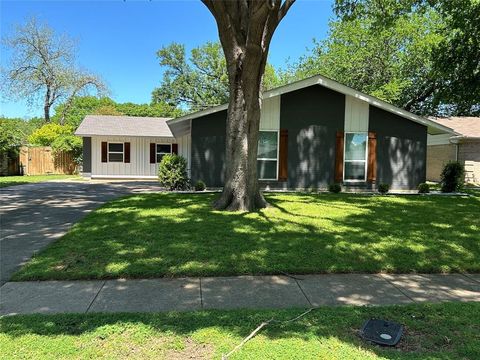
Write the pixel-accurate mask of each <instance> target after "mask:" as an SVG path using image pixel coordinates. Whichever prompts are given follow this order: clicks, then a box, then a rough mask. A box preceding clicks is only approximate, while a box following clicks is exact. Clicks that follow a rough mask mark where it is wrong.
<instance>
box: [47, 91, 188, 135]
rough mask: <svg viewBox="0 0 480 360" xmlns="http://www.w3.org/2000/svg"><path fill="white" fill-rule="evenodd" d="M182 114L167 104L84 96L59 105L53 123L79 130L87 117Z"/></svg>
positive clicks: (168, 115)
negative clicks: (129, 101)
mask: <svg viewBox="0 0 480 360" xmlns="http://www.w3.org/2000/svg"><path fill="white" fill-rule="evenodd" d="M66 106H67V108H66ZM181 114H182V112H181V111H180V110H179V109H177V108H175V107H173V106H170V105H167V104H165V103H158V104H152V105H149V104H134V103H116V102H115V101H113V100H112V99H110V98H108V97H103V98H97V97H94V96H83V97H76V98H74V99H73V100H72V101H71V102H70V104H68V105H67V104H64V103H63V104H60V105H58V106H57V107H56V108H55V115H54V116H52V122H55V123H62V121H63V123H64V124H66V125H70V126H72V127H74V128H77V127H78V125H80V123H81V122H82V120H83V119H84V118H85V116H86V115H127V116H146V117H148V116H154V117H155V116H157V117H177V116H180V115H181ZM62 119H63V120H62Z"/></svg>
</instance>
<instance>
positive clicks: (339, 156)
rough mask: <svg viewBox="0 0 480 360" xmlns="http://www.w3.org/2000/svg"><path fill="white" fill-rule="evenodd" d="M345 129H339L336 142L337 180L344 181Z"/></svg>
mask: <svg viewBox="0 0 480 360" xmlns="http://www.w3.org/2000/svg"><path fill="white" fill-rule="evenodd" d="M343 142H344V137H343V131H337V140H336V142H335V182H342V181H343Z"/></svg>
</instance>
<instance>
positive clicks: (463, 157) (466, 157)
mask: <svg viewBox="0 0 480 360" xmlns="http://www.w3.org/2000/svg"><path fill="white" fill-rule="evenodd" d="M458 160H459V161H461V162H463V163H464V164H465V181H466V182H468V183H474V184H480V141H479V140H471V141H468V140H467V141H464V142H462V143H461V144H460V146H459V148H458Z"/></svg>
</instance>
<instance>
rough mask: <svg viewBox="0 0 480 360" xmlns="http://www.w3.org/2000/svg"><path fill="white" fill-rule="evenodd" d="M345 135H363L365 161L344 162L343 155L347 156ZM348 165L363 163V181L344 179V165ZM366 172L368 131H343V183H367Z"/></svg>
mask: <svg viewBox="0 0 480 360" xmlns="http://www.w3.org/2000/svg"><path fill="white" fill-rule="evenodd" d="M347 134H362V135H365V137H366V140H365V160H346V159H345V155H346V154H347ZM347 162H349V163H355V162H357V163H359V162H365V172H364V174H365V175H364V177H363V180H358V179H345V164H346V163H347ZM367 171H368V131H345V133H344V135H343V181H344V182H350V183H362V182H366V181H367Z"/></svg>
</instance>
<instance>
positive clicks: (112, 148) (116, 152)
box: [108, 143, 123, 162]
mask: <svg viewBox="0 0 480 360" xmlns="http://www.w3.org/2000/svg"><path fill="white" fill-rule="evenodd" d="M108 162H123V143H108Z"/></svg>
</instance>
